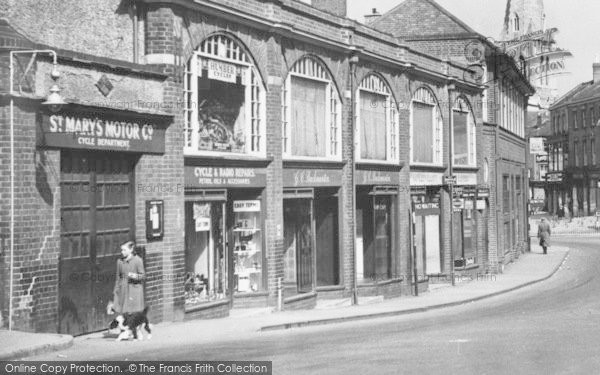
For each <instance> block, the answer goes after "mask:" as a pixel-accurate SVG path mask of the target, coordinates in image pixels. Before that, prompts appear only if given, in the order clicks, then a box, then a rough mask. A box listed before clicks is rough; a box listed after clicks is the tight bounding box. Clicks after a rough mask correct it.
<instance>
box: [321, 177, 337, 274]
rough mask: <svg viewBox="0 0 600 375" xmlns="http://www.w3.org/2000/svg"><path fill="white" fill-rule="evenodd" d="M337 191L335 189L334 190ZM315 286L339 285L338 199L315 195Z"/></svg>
mask: <svg viewBox="0 0 600 375" xmlns="http://www.w3.org/2000/svg"><path fill="white" fill-rule="evenodd" d="M336 190H337V189H336ZM315 225H316V254H317V262H316V263H317V286H332V285H339V283H340V263H339V235H338V226H339V223H338V197H337V195H327V193H326V192H321V193H320V194H317V196H316V198H315Z"/></svg>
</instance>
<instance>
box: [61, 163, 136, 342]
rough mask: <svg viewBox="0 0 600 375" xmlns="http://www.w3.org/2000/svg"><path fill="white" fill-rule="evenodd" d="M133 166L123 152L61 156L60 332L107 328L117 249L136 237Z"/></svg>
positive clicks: (68, 332) (82, 331)
mask: <svg viewBox="0 0 600 375" xmlns="http://www.w3.org/2000/svg"><path fill="white" fill-rule="evenodd" d="M134 166H135V159H134V158H133V157H131V156H129V155H125V154H119V153H91V152H70V151H62V152H61V167H60V168H61V174H60V187H61V235H60V239H61V243H60V258H59V287H58V295H59V322H58V331H59V332H60V333H66V334H70V335H79V334H83V333H87V332H93V331H98V330H101V329H105V328H106V323H107V321H106V319H107V318H106V306H107V304H108V301H109V300H112V292H113V288H114V283H115V269H116V268H115V267H116V261H117V258H118V256H119V255H120V249H119V245H120V244H121V243H123V242H125V241H128V240H132V239H134V228H135V221H134V220H135V211H134V189H133V186H134V182H133V179H134Z"/></svg>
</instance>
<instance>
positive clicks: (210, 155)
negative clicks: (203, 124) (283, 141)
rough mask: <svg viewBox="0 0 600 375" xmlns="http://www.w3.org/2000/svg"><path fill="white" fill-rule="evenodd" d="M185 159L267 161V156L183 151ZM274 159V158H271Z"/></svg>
mask: <svg viewBox="0 0 600 375" xmlns="http://www.w3.org/2000/svg"><path fill="white" fill-rule="evenodd" d="M183 156H184V157H188V156H189V157H201V158H211V159H251V160H265V159H267V157H266V156H264V155H262V154H248V153H247V154H241V153H236V152H218V151H198V150H193V149H186V148H184V149H183ZM270 159H273V158H270Z"/></svg>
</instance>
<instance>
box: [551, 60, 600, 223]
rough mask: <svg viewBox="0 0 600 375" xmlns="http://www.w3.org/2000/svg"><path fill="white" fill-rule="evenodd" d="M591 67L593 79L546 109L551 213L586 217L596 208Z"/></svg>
mask: <svg viewBox="0 0 600 375" xmlns="http://www.w3.org/2000/svg"><path fill="white" fill-rule="evenodd" d="M592 68H593V80H591V81H588V82H584V83H581V84H579V85H577V86H576V87H575V88H573V89H572V90H571V91H569V92H568V93H567V94H565V95H564V96H563V97H562V98H560V99H559V100H558V101H557V102H556V103H555V104H554V105H552V107H550V119H551V120H550V121H551V122H550V124H551V129H550V132H551V134H550V136H549V137H548V155H549V156H548V162H549V172H548V176H549V178H548V190H549V203H548V210H549V211H550V212H551V213H553V214H560V213H563V214H566V215H571V216H588V215H594V214H595V212H596V211H597V209H598V201H599V199H600V195H599V191H600V189H599V183H598V181H600V173H599V168H598V146H597V145H596V139H598V138H597V137H598V136H600V135H599V134H598V121H600V100H599V97H598V94H597V92H596V90H597V87H598V85H599V84H600V64H599V63H594V64H593V67H592Z"/></svg>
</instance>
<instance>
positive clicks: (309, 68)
mask: <svg viewBox="0 0 600 375" xmlns="http://www.w3.org/2000/svg"><path fill="white" fill-rule="evenodd" d="M307 64H310V65H307ZM292 77H297V78H301V79H306V80H310V81H315V82H320V83H324V84H325V85H326V88H325V124H326V135H325V139H326V143H325V156H304V155H294V154H292V153H291V145H292V142H293V140H292V137H291V129H292V126H293V124H292V120H291V118H292V93H293V89H292ZM342 108H343V107H342V98H341V95H340V93H339V92H338V89H337V87H336V85H335V83H334V81H333V78H332V76H331V74H330V73H329V70H328V69H327V68H326V66H325V64H324V63H322V62H321V61H320V60H318V59H317V58H315V57H314V56H303V57H301V58H300V59H298V60H297V61H296V62H295V63H294V65H293V66H292V68H291V69H290V71H289V72H288V74H287V77H286V79H285V81H284V84H283V87H282V90H281V124H282V127H281V146H282V157H283V159H284V160H317V161H318V160H323V161H341V160H342V147H343V144H342ZM334 132H335V133H336V134H335V136H334V134H333V133H334ZM332 149H335V150H332Z"/></svg>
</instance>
